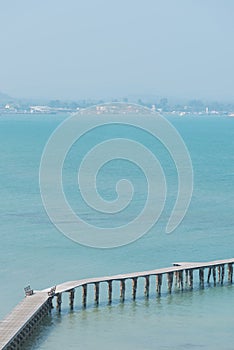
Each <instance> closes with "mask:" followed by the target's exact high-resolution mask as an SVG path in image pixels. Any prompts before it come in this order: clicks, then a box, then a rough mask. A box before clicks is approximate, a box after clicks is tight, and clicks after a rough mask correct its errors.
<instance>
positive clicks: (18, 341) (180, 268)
mask: <svg viewBox="0 0 234 350" xmlns="http://www.w3.org/2000/svg"><path fill="white" fill-rule="evenodd" d="M233 264H234V258H232V259H226V260H215V261H211V262H205V263H203V262H200V263H190V262H181V263H174V264H173V266H171V267H167V268H160V269H156V270H149V271H143V272H133V273H126V274H119V275H114V276H105V277H98V278H86V279H81V280H75V281H70V282H65V283H62V284H59V285H57V286H56V288H55V287H54V288H53V287H52V288H51V287H50V288H47V289H44V290H41V291H35V292H34V294H33V295H29V296H27V297H25V298H24V299H23V300H22V301H21V302H20V303H19V304H18V305H17V306H16V307H15V309H14V310H13V311H12V312H11V313H10V314H9V315H8V316H6V317H5V319H4V320H2V321H1V322H0V349H2V350H3V349H4V350H12V349H20V347H21V345H22V344H23V343H24V342H25V340H27V339H28V338H29V337H30V335H31V334H32V333H33V331H34V329H35V328H36V326H37V325H38V324H39V322H40V321H41V319H42V318H43V317H44V316H45V315H47V314H48V312H49V311H50V310H51V308H52V299H53V298H54V297H55V296H56V297H57V309H58V310H59V311H60V309H61V303H62V298H61V296H62V293H65V292H69V293H70V298H69V300H70V303H69V305H70V308H71V309H73V303H74V292H75V289H76V288H78V287H82V288H83V298H82V299H83V301H82V302H83V306H84V307H85V306H86V298H87V285H90V284H93V285H94V291H95V293H94V301H95V303H96V305H98V302H99V284H100V283H103V282H107V283H108V301H109V303H111V301H112V282H113V281H120V299H121V300H122V301H124V294H125V280H128V279H131V280H132V296H133V299H135V298H136V289H137V279H138V278H140V277H143V278H145V290H144V293H145V295H146V297H148V296H149V283H150V282H149V281H150V276H156V291H157V293H158V295H160V293H161V286H162V276H163V275H166V276H167V285H168V292H169V293H171V291H172V287H173V276H175V286H176V287H177V288H180V289H181V290H183V287H184V284H185V285H188V286H189V287H190V288H191V289H192V287H193V271H194V270H199V282H200V285H202V286H204V270H205V269H208V276H207V283H210V278H211V274H212V276H213V282H214V285H216V268H217V271H218V283H221V284H223V282H224V278H225V265H227V271H228V274H227V276H228V282H230V283H232V279H233ZM184 274H185V283H184ZM52 290H53V293H52V294H51V291H52Z"/></svg>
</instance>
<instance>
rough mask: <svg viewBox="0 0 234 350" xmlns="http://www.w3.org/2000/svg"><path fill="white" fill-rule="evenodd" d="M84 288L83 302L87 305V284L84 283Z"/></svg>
mask: <svg viewBox="0 0 234 350" xmlns="http://www.w3.org/2000/svg"><path fill="white" fill-rule="evenodd" d="M82 289H83V295H82V299H83V300H82V303H83V307H86V302H87V284H83V286H82Z"/></svg>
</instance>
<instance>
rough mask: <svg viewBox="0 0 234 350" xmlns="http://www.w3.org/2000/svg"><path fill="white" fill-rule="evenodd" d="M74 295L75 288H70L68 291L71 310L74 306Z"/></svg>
mask: <svg viewBox="0 0 234 350" xmlns="http://www.w3.org/2000/svg"><path fill="white" fill-rule="evenodd" d="M74 297H75V289H71V290H70V292H69V306H70V309H71V310H73V308H74Z"/></svg>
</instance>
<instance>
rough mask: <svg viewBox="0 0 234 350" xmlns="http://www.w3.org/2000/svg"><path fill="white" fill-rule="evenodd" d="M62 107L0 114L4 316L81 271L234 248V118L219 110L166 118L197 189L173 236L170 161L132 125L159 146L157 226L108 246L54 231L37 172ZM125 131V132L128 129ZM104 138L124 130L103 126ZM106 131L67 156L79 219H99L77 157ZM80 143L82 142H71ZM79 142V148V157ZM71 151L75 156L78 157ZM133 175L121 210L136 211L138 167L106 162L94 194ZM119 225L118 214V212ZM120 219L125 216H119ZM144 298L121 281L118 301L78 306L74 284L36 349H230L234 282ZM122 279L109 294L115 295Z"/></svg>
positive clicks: (140, 188)
mask: <svg viewBox="0 0 234 350" xmlns="http://www.w3.org/2000/svg"><path fill="white" fill-rule="evenodd" d="M64 118H65V116H63V115H40V116H31V115H9V116H6V115H4V116H0V159H1V163H0V174H1V182H0V198H1V201H0V219H1V229H0V235H1V236H0V237H1V244H0V277H1V288H0V298H1V308H0V316H1V317H3V316H4V315H5V314H7V313H8V312H9V311H10V310H11V309H12V308H13V307H14V306H15V305H16V304H17V303H18V302H19V301H20V300H21V299H22V297H23V287H24V286H25V285H27V284H28V283H30V285H31V286H32V287H33V288H34V289H44V288H45V287H47V286H51V285H54V284H58V283H61V282H63V281H67V280H74V279H79V278H84V277H92V276H102V275H108V274H116V273H122V272H123V273H125V272H131V271H137V270H139V271H141V270H147V269H154V268H157V267H165V266H170V265H171V263H172V262H174V261H206V260H212V259H214V260H216V259H222V258H230V257H233V256H234V253H233V247H234V233H233V227H234V215H233V203H234V119H232V118H227V117H224V116H220V117H212V118H211V117H188V118H178V117H173V118H170V121H171V122H172V123H173V125H174V126H175V127H176V128H177V130H178V131H179V132H180V134H181V135H182V137H183V139H184V141H185V142H186V145H187V147H188V150H189V152H190V155H191V158H192V162H193V167H194V194H193V198H192V202H191V205H190V208H189V211H188V213H187V215H186V217H185V219H184V220H183V222H182V224H181V225H180V226H179V227H178V228H177V229H176V231H175V232H174V233H173V234H172V235H166V234H165V233H164V229H165V225H166V222H167V219H168V215H169V214H170V210H171V207H172V204H173V203H174V200H175V195H176V190H177V187H176V186H177V177H176V171H175V169H174V165H173V162H172V161H171V159H170V157H169V156H168V154H167V153H166V152H165V150H163V147H161V146H160V145H159V144H158V143H157V142H156V143H154V141H153V140H150V139H149V138H147V137H146V136H145V135H140V134H138V133H137V132H136V135H135V136H134V137H135V139H137V140H139V141H140V142H143V143H145V144H146V146H147V147H149V148H150V149H152V150H153V151H156V152H157V155H158V156H159V159H160V162H161V164H162V166H163V168H164V171H165V174H166V178H167V180H168V190H169V196H168V200H167V202H166V206H165V210H164V212H163V214H162V216H161V218H160V220H159V222H158V224H157V225H156V226H155V227H154V228H153V229H152V230H151V231H150V232H149V233H148V234H147V235H145V236H144V237H143V238H141V239H139V240H138V241H136V242H135V243H133V244H130V245H127V246H124V247H122V248H116V249H111V250H101V249H99V250H97V249H92V248H87V247H83V246H80V245H78V244H76V243H74V242H72V241H70V240H68V239H67V238H66V237H65V236H63V235H62V234H61V233H59V232H58V231H57V230H56V229H55V227H54V226H53V225H52V224H51V223H50V221H49V219H48V217H47V215H46V213H45V210H44V209H43V206H42V202H41V198H40V191H39V184H38V170H39V164H40V157H41V154H42V151H43V148H44V145H45V143H46V141H47V139H48V137H49V136H50V134H51V132H52V131H53V130H54V129H55V128H56V126H57V125H59V123H60V122H61V121H62V120H63V119H64ZM124 133H125V134H124ZM105 135H108V137H116V135H117V136H119V135H125V136H126V135H128V131H124V130H121V129H119V130H113V129H111V128H110V129H109V130H107V132H106V133H105ZM102 137H103V139H105V138H106V136H103V135H101V134H100V135H97V136H96V139H95V137H93V136H92V135H91V137H90V139H88V138H87V139H85V140H84V141H83V143H81V144H80V145H75V147H74V149H72V150H71V152H70V155H69V156H68V159H67V162H65V164H64V182H65V185H64V188H65V191H66V194H67V196H68V198H69V199H70V201H71V203H73V205H74V208H76V209H77V210H80V212H81V214H82V215H83V217H84V218H87V219H88V220H90V218H92V219H93V220H94V221H95V223H96V224H97V225H100V226H101V225H103V222H105V218H104V217H101V218H100V217H98V216H97V217H95V216H94V215H93V213H92V212H89V211H88V209H87V208H86V207H85V205H84V204H83V203H82V202H81V200H80V199H79V198H78V191H74V188H75V186H76V182H74V181H77V180H76V176H77V172H76V169H77V163H76V164H75V162H74V160H75V161H76V162H78V163H79V161H80V160H79V157H80V158H82V154H84V153H85V152H86V151H87V149H88V147H89V145H90V143H92V142H94V141H99V140H101V139H102ZM77 147H78V148H77ZM77 150H79V151H80V153H79V155H78V156H77ZM75 155H76V157H77V158H75ZM120 169H121V171H122V172H123V174H124V177H126V176H127V177H128V176H129V179H132V181H133V183H134V184H135V185H136V186H135V187H136V194H135V196H136V198H135V203H136V204H135V206H132V207H131V208H130V209H129V211H128V212H127V214H126V216H127V217H129V218H131V216H132V215H133V214H134V212H135V211H139V210H140V208H141V207H142V203H143V201H144V199H145V182H144V177H143V176H142V174H140V172H139V169H136V168H133V167H132V166H131V165H129V164H126V163H122V164H119V163H118V162H117V163H116V164H115V162H113V164H109V166H108V167H107V168H106V169H103V172H102V173H100V176H99V178H98V185H99V186H100V192H101V193H102V194H103V196H106V197H107V198H112V196H113V188H114V187H113V186H114V183H115V182H116V180H117V178H121V171H120ZM115 220H116V223H117V222H118V218H116V219H115ZM119 220H123V217H122V218H119ZM153 282H154V281H153V280H152V285H151V293H150V298H149V300H148V301H145V300H144V298H142V295H143V293H141V289H142V290H143V285H142V283H143V282H139V288H138V299H137V301H136V302H134V303H133V302H130V294H131V286H130V284H129V285H127V291H128V292H127V300H126V303H125V304H124V305H119V303H118V302H116V303H115V302H114V304H113V306H112V307H106V306H105V298H104V295H105V294H106V290H105V287H102V288H103V290H102V291H101V298H102V299H103V300H101V307H100V308H98V309H96V308H93V307H91V304H92V303H91V299H92V291H91V290H89V295H90V300H89V301H90V307H88V308H87V310H86V311H83V310H82V309H81V307H80V306H81V303H80V301H81V295H80V291H77V294H76V301H75V309H74V312H72V313H70V312H69V310H68V308H67V306H68V302H67V301H66V300H64V303H63V308H62V314H61V316H59V315H57V314H56V312H55V314H54V316H53V318H52V319H50V318H48V319H47V320H46V321H45V323H44V324H43V327H42V332H40V333H38V335H36V337H35V339H34V342H33V344H28V348H32V349H51V350H53V349H77V348H78V344H81V347H82V348H86V349H93V348H94V347H95V348H96V349H101V348H102V349H103V350H105V349H109V348H112V349H120V348H122V349H155V348H157V349H200V348H201V349H220V348H222V349H233V346H234V345H233V339H232V333H233V312H232V306H231V305H232V300H233V287H232V286H227V285H225V286H223V287H216V288H213V287H210V288H208V289H206V290H204V291H202V290H199V289H195V291H194V292H193V293H184V294H183V295H182V294H179V293H177V294H174V295H172V296H167V295H166V294H165V295H164V294H163V295H162V297H161V298H160V299H158V298H156V297H155V293H154V285H153ZM117 289H118V286H117V285H116V286H115V292H114V293H115V296H116V300H118V290H117Z"/></svg>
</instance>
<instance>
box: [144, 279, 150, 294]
mask: <svg viewBox="0 0 234 350" xmlns="http://www.w3.org/2000/svg"><path fill="white" fill-rule="evenodd" d="M149 285H150V279H149V276H145V296H146V298H148V297H149Z"/></svg>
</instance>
